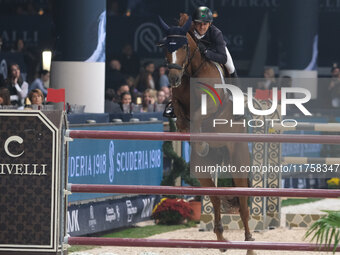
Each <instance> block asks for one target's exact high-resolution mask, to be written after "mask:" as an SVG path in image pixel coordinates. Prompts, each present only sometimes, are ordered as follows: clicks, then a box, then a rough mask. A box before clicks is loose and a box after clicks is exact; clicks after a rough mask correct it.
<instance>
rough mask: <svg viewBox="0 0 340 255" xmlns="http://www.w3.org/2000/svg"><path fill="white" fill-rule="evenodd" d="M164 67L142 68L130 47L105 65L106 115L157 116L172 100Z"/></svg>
mask: <svg viewBox="0 0 340 255" xmlns="http://www.w3.org/2000/svg"><path fill="white" fill-rule="evenodd" d="M167 71H168V70H167V67H166V66H165V65H160V66H158V67H156V65H155V63H154V62H152V61H146V62H144V63H143V64H141V61H140V59H139V57H138V55H137V54H135V53H134V52H133V50H132V46H131V45H130V44H126V45H125V46H124V47H123V49H122V54H121V55H120V56H117V57H112V58H110V59H109V61H108V63H107V71H106V86H105V91H106V92H105V112H107V113H131V112H159V111H163V110H164V108H165V105H166V104H167V103H168V102H169V100H170V97H171V89H170V86H169V79H168V76H167Z"/></svg>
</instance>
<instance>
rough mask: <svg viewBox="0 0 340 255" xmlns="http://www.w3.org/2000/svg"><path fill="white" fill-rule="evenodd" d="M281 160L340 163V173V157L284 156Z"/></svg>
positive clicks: (285, 162)
mask: <svg viewBox="0 0 340 255" xmlns="http://www.w3.org/2000/svg"><path fill="white" fill-rule="evenodd" d="M281 162H282V163H283V164H326V165H339V173H340V158H311V157H282V158H281Z"/></svg>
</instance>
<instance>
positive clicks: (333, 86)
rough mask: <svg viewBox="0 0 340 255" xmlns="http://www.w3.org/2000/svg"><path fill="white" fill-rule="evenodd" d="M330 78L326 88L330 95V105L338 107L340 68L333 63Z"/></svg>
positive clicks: (339, 106) (339, 99)
mask: <svg viewBox="0 0 340 255" xmlns="http://www.w3.org/2000/svg"><path fill="white" fill-rule="evenodd" d="M331 74H332V78H331V82H330V84H329V86H328V90H329V91H330V93H331V96H332V106H333V107H334V108H340V68H339V66H338V64H336V63H334V64H333V66H332V70H331Z"/></svg>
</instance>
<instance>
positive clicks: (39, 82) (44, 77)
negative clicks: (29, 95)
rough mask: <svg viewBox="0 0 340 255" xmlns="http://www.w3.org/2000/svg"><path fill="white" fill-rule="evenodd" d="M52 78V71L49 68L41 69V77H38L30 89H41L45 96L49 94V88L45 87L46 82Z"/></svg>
mask: <svg viewBox="0 0 340 255" xmlns="http://www.w3.org/2000/svg"><path fill="white" fill-rule="evenodd" d="M49 79H50V72H49V71H47V70H42V71H40V78H36V79H35V80H34V81H33V82H32V84H31V85H30V88H29V90H30V91H31V90H33V89H39V90H41V92H42V93H43V94H44V96H45V97H46V95H47V89H46V87H45V85H44V84H45V83H46V82H48V80H49Z"/></svg>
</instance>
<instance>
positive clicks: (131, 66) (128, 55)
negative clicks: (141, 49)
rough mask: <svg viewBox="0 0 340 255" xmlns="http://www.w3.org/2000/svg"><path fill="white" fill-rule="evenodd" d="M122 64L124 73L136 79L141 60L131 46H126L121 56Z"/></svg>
mask: <svg viewBox="0 0 340 255" xmlns="http://www.w3.org/2000/svg"><path fill="white" fill-rule="evenodd" d="M120 62H121V64H122V73H123V74H125V75H127V76H133V77H136V76H137V75H138V71H139V68H140V60H139V57H138V55H137V54H135V53H134V52H133V50H132V46H131V44H129V43H128V44H125V45H124V47H123V50H122V55H121V56H120Z"/></svg>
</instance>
